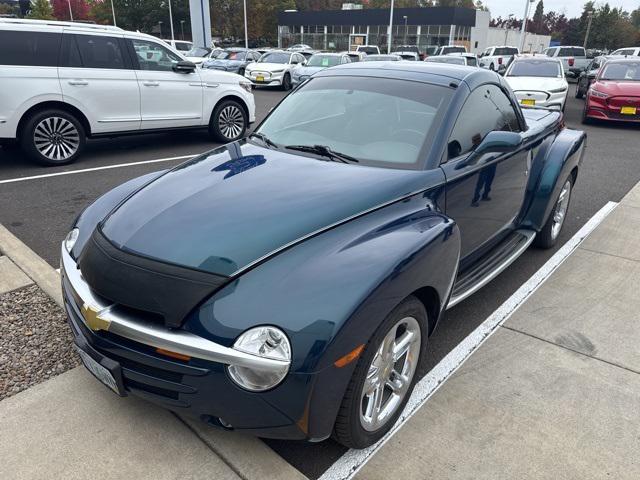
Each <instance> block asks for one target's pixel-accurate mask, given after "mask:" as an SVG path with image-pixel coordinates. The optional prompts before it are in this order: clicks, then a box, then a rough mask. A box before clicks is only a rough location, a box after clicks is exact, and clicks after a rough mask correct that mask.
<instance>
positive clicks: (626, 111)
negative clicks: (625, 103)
mask: <svg viewBox="0 0 640 480" xmlns="http://www.w3.org/2000/svg"><path fill="white" fill-rule="evenodd" d="M620 113H621V114H623V115H635V114H636V107H622V108H621V109H620Z"/></svg>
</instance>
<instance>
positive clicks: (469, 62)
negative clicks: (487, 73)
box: [467, 57, 478, 67]
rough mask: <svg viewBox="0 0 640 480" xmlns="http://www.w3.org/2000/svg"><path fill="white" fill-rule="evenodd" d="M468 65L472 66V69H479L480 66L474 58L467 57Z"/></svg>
mask: <svg viewBox="0 0 640 480" xmlns="http://www.w3.org/2000/svg"><path fill="white" fill-rule="evenodd" d="M467 65H470V66H472V67H477V66H478V62H477V61H476V59H475V58H473V57H467Z"/></svg>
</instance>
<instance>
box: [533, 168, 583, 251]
mask: <svg viewBox="0 0 640 480" xmlns="http://www.w3.org/2000/svg"><path fill="white" fill-rule="evenodd" d="M567 180H569V181H570V182H571V190H570V192H569V200H568V202H569V203H568V204H567V213H568V212H569V208H571V198H572V197H573V184H574V180H573V175H569V177H568V178H565V179H564V181H563V182H562V185H563V186H564V184H565V183H566V182H567ZM560 192H562V189H560ZM559 195H560V193H558V196H559ZM554 202H555V203H554V205H553V209H552V210H551V213H550V214H549V218H548V219H547V222H546V223H545V224H544V227H542V230H540V232H539V233H538V234H537V235H536V238H535V240H534V245H535V246H536V247H538V248H544V249H546V248H551V247H553V246H554V245H555V244H556V243H557V242H558V239H559V238H560V235H561V234H562V230H563V229H564V223H563V224H562V228H561V229H560V232H558V236H557V237H556V238H553V236H552V234H551V229H552V228H553V217H554V216H555V214H556V208H558V198H557V197H556V198H555V199H554ZM564 222H566V218H565V220H564Z"/></svg>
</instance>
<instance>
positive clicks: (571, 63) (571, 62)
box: [567, 58, 575, 67]
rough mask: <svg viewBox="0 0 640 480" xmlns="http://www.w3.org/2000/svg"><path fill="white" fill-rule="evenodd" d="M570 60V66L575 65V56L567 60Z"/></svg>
mask: <svg viewBox="0 0 640 480" xmlns="http://www.w3.org/2000/svg"><path fill="white" fill-rule="evenodd" d="M567 61H568V62H569V66H570V67H573V64H574V63H575V59H574V58H570V59H569V60H567Z"/></svg>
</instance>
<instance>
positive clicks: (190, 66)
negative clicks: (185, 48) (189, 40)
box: [173, 60, 196, 73]
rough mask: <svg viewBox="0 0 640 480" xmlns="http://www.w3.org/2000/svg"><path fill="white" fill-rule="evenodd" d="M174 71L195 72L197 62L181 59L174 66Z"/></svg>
mask: <svg viewBox="0 0 640 480" xmlns="http://www.w3.org/2000/svg"><path fill="white" fill-rule="evenodd" d="M173 71H174V72H178V73H193V72H195V71H196V64H195V63H193V62H188V61H186V60H181V61H180V62H178V63H176V64H175V65H174V66H173Z"/></svg>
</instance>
